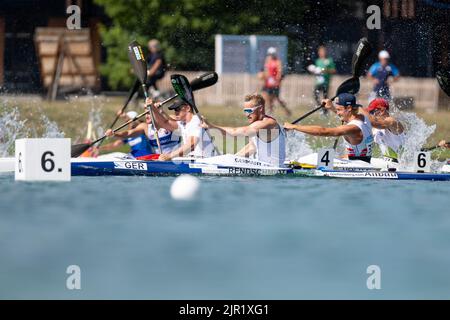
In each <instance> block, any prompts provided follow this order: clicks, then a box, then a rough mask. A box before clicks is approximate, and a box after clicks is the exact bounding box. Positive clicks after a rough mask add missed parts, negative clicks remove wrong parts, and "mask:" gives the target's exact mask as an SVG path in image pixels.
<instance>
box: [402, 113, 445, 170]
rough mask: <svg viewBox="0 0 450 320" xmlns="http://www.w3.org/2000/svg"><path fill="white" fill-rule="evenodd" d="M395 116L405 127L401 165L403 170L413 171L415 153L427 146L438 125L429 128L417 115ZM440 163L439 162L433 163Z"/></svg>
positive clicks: (404, 114) (403, 114)
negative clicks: (426, 143)
mask: <svg viewBox="0 0 450 320" xmlns="http://www.w3.org/2000/svg"><path fill="white" fill-rule="evenodd" d="M394 116H395V117H396V118H397V119H398V120H399V121H400V122H401V123H402V124H403V125H404V127H405V143H404V147H403V152H401V154H400V159H399V163H400V164H401V169H404V170H412V169H413V167H414V153H415V152H417V151H420V149H421V148H422V147H423V146H424V145H425V142H426V141H427V139H428V138H429V137H430V136H431V135H432V134H433V133H434V131H435V130H436V125H430V126H428V125H427V124H426V123H425V121H424V120H423V119H421V118H419V117H418V116H417V115H416V114H415V113H412V112H404V111H397V112H394ZM433 162H434V163H438V161H433Z"/></svg>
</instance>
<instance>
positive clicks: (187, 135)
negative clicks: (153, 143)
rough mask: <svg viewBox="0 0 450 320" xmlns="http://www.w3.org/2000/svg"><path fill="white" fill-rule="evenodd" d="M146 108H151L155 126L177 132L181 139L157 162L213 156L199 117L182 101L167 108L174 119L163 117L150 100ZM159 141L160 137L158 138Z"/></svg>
mask: <svg viewBox="0 0 450 320" xmlns="http://www.w3.org/2000/svg"><path fill="white" fill-rule="evenodd" d="M146 104H147V107H151V108H153V111H154V115H155V121H156V126H157V127H158V128H163V129H165V130H167V131H169V132H174V131H177V132H179V134H180V136H181V137H182V144H181V145H180V146H179V147H177V148H175V149H174V150H171V151H170V152H163V153H162V154H161V155H160V156H159V160H161V161H168V160H171V159H173V158H175V157H186V156H188V157H195V158H205V157H212V156H213V155H214V146H213V143H212V141H211V138H210V137H209V134H208V133H207V132H206V131H205V129H203V128H202V127H201V120H200V118H199V116H197V115H196V114H195V113H194V110H192V108H191V106H189V105H188V104H187V103H184V102H183V101H177V102H175V103H173V104H172V105H171V106H169V107H168V109H169V110H173V111H174V112H175V117H173V118H172V117H169V116H164V115H163V114H161V113H160V112H157V111H158V106H159V105H158V103H156V104H153V103H152V100H151V99H148V100H147V101H146ZM160 139H161V137H160Z"/></svg>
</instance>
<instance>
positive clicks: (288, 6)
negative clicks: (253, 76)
mask: <svg viewBox="0 0 450 320" xmlns="http://www.w3.org/2000/svg"><path fill="white" fill-rule="evenodd" d="M95 2H96V3H97V4H98V5H100V6H102V7H103V8H104V11H105V13H106V14H107V15H108V16H109V18H110V19H111V24H110V26H106V25H103V26H102V27H101V29H100V30H101V35H102V39H103V44H104V46H106V48H107V60H106V63H105V64H104V65H103V66H102V67H101V72H102V74H104V75H106V76H107V77H108V84H109V85H110V86H111V87H112V88H118V87H129V86H130V85H131V83H132V81H133V77H132V75H131V73H130V65H129V62H128V56H127V52H126V50H127V49H126V48H127V45H128V43H129V42H130V41H131V40H134V39H136V40H138V41H139V42H140V43H141V44H142V45H143V47H145V44H146V43H147V40H149V39H151V38H156V39H158V40H160V42H161V45H162V47H163V50H164V52H165V55H166V59H167V61H168V63H169V64H170V68H171V69H178V70H182V69H184V70H211V69H213V68H214V35H215V34H218V33H222V34H274V35H286V34H287V28H288V27H289V26H293V25H298V24H299V23H300V21H301V18H302V15H303V12H304V10H305V7H306V6H305V5H304V4H303V3H302V2H301V1H295V0H278V1H274V0H264V1H261V0H260V1H258V0H228V1H227V0H225V1H224V0H177V1H174V0H95Z"/></svg>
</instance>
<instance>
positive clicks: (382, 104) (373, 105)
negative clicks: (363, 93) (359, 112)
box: [367, 98, 389, 112]
mask: <svg viewBox="0 0 450 320" xmlns="http://www.w3.org/2000/svg"><path fill="white" fill-rule="evenodd" d="M375 109H386V110H389V102H388V101H387V100H386V99H383V98H376V99H373V100H372V101H371V102H370V103H369V106H368V107H367V111H368V112H370V111H373V110H375Z"/></svg>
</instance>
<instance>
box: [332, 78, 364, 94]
mask: <svg viewBox="0 0 450 320" xmlns="http://www.w3.org/2000/svg"><path fill="white" fill-rule="evenodd" d="M359 87H360V82H359V78H355V77H352V78H350V79H347V80H345V81H344V82H342V84H341V85H340V86H339V87H338V88H337V90H336V96H338V95H340V94H341V93H351V94H356V93H358V92H359Z"/></svg>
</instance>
